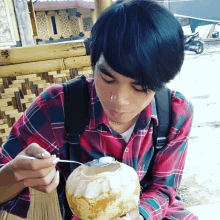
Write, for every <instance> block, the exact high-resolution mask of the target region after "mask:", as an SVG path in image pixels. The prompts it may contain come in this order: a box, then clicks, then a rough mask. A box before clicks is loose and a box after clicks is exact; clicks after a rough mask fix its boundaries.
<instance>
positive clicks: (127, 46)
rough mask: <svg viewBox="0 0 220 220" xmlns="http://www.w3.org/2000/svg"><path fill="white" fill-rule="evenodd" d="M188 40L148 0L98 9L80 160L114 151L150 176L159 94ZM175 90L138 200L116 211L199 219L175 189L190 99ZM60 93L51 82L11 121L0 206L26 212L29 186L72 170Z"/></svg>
mask: <svg viewBox="0 0 220 220" xmlns="http://www.w3.org/2000/svg"><path fill="white" fill-rule="evenodd" d="M183 42H184V36H183V31H182V28H181V26H180V25H179V23H178V22H177V21H176V19H175V18H174V17H173V15H171V14H170V12H169V11H167V10H166V9H164V8H163V7H162V6H160V5H159V4H157V3H155V2H152V1H150V0H133V1H119V2H117V3H116V4H114V5H113V6H112V7H110V8H109V9H108V10H106V11H105V12H104V13H103V14H102V15H101V16H100V18H99V19H98V21H97V22H96V24H95V25H94V27H93V29H92V37H91V61H92V66H93V68H94V79H88V82H89V92H90V103H89V109H88V112H89V116H90V117H89V121H88V124H87V126H86V129H85V131H84V133H83V134H82V136H81V139H80V143H81V146H82V151H81V155H83V156H82V161H81V162H82V163H85V162H87V161H91V160H92V159H94V158H99V157H101V156H103V155H107V156H112V157H115V158H116V160H118V161H122V162H123V163H126V164H128V165H130V166H132V167H133V168H134V169H135V170H136V171H137V173H138V175H139V179H140V181H141V180H142V179H143V178H144V177H145V175H146V174H147V173H148V172H149V170H148V167H149V164H150V161H151V160H152V157H153V152H154V148H153V145H154V143H153V121H156V123H158V118H157V109H156V106H155V99H154V95H155V93H156V92H157V91H158V90H160V89H161V88H163V87H164V85H165V84H166V83H167V82H169V81H170V80H171V79H173V78H174V77H175V76H176V74H177V73H178V72H179V71H180V69H181V66H182V63H183V59H184V46H183V44H184V43H183ZM171 96H172V97H171V98H172V121H171V128H170V131H169V134H168V136H167V138H168V144H167V145H166V146H165V147H164V148H163V149H162V150H161V151H160V152H159V153H157V155H156V157H155V159H154V161H153V167H152V170H151V171H152V180H151V181H150V182H149V184H148V186H147V187H146V188H144V189H143V190H142V193H141V195H140V205H139V207H137V209H135V210H133V211H132V212H130V213H128V214H127V215H126V216H122V217H121V218H117V219H127V220H128V219H131V220H141V219H154V220H156V219H157V220H159V219H185V220H187V219H191V220H195V219H197V217H196V216H194V215H193V214H192V213H190V212H188V211H187V210H185V209H184V204H183V203H182V202H181V201H180V200H179V199H178V196H177V189H178V187H179V185H180V181H181V177H182V173H183V168H184V162H185V158H186V151H187V142H188V137H189V133H190V129H191V126H192V114H193V113H192V106H191V105H190V103H189V102H187V100H186V99H185V98H184V97H183V96H182V95H181V94H180V93H178V92H175V91H172V95H171ZM63 100H64V92H63V87H62V85H53V86H50V87H49V88H47V89H46V90H45V91H44V92H43V93H42V94H40V95H39V96H38V97H37V99H36V100H35V101H34V102H33V104H32V105H31V106H30V107H29V108H28V109H27V110H26V111H25V112H24V114H23V115H22V116H21V118H20V119H19V120H18V121H17V122H16V123H15V124H14V126H13V128H12V130H11V133H10V135H9V138H8V140H7V142H6V143H4V144H3V146H2V150H1V151H0V167H1V168H0V179H1V181H0V208H1V209H2V210H6V211H8V212H9V213H12V214H15V215H18V216H21V217H23V218H25V217H26V216H27V212H28V209H29V205H30V194H29V187H31V188H34V189H36V190H39V191H42V192H46V193H49V192H51V191H52V190H54V189H56V187H57V186H58V185H59V182H60V179H61V177H62V178H63V177H64V180H66V178H67V177H68V175H69V174H70V170H69V165H68V164H66V163H57V159H56V157H59V158H61V159H66V158H68V157H69V155H67V141H66V139H65V135H66V131H65V129H64V117H65V116H64V108H63V107H64V101H63ZM73 114H74V111H73ZM24 155H31V156H35V157H38V158H40V159H39V160H34V161H33V160H30V159H25V158H24V157H23V156H24ZM56 170H58V171H56ZM59 176H60V177H59ZM59 186H60V185H59ZM60 187H64V184H63V185H61V186H60ZM21 207H22V209H21ZM21 210H22V211H21ZM75 219H77V217H74V220H75Z"/></svg>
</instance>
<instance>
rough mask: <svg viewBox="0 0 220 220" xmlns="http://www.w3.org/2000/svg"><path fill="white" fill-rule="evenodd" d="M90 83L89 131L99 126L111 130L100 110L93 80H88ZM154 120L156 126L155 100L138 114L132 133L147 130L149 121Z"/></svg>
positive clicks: (103, 113)
mask: <svg viewBox="0 0 220 220" xmlns="http://www.w3.org/2000/svg"><path fill="white" fill-rule="evenodd" d="M89 81H90V87H89V89H90V91H91V92H90V100H91V102H90V123H89V129H90V130H94V129H96V128H97V127H98V126H100V125H103V124H104V125H105V126H106V127H107V128H108V129H109V130H111V128H110V126H109V124H108V119H107V116H106V114H105V112H104V110H103V108H102V105H101V102H100V100H99V97H98V96H97V93H96V89H95V83H94V79H89ZM152 119H154V120H156V124H157V125H158V118H157V111H156V102H155V98H154V99H153V100H152V101H151V102H150V104H149V105H148V106H147V107H146V108H145V109H144V110H143V111H142V112H141V113H140V115H139V117H138V119H137V122H136V125H135V128H134V133H136V132H137V131H139V130H145V129H148V126H149V124H150V122H151V120H152Z"/></svg>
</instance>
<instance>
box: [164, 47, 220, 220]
mask: <svg viewBox="0 0 220 220" xmlns="http://www.w3.org/2000/svg"><path fill="white" fill-rule="evenodd" d="M168 87H170V88H173V89H175V90H177V91H180V92H182V93H183V94H184V96H186V97H187V98H188V99H189V100H190V101H191V102H192V104H193V106H194V122H193V127H192V131H191V137H190V140H189V148H188V154H187V159H186V164H185V170H184V175H183V179H182V183H181V187H180V191H179V193H180V195H181V196H182V199H183V200H184V202H185V204H186V207H190V206H198V205H204V204H220V175H219V174H220V114H219V113H220V98H219V95H220V45H205V49H204V52H203V53H202V54H200V55H196V54H195V53H194V52H186V57H185V61H184V64H183V67H182V70H181V72H180V74H179V75H178V76H177V77H176V78H175V79H174V80H173V81H172V82H171V83H170V84H169V85H168ZM199 207H201V206H198V208H199ZM219 207H220V205H219ZM201 209H203V208H202V207H201ZM219 216H220V215H219ZM207 219H213V218H207ZM216 219H220V217H218V218H216Z"/></svg>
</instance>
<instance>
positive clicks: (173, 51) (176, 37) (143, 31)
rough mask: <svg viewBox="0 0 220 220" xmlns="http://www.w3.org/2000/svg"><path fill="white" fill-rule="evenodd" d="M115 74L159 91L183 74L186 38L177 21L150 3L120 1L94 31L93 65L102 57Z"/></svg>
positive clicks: (101, 17)
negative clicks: (178, 74) (180, 72)
mask: <svg viewBox="0 0 220 220" xmlns="http://www.w3.org/2000/svg"><path fill="white" fill-rule="evenodd" d="M102 54H103V55H104V57H105V60H106V62H107V63H108V65H109V66H110V67H111V68H112V69H113V70H114V71H116V72H118V73H120V74H122V75H124V76H127V77H130V78H132V79H135V80H136V81H137V82H138V83H139V84H140V85H141V86H142V87H143V89H144V90H145V91H146V90H147V89H150V90H152V91H158V90H159V89H160V88H162V87H163V86H164V84H165V83H167V82H169V81H170V80H171V79H173V78H174V77H175V76H176V74H177V73H178V72H179V71H180V69H181V66H182V64H183V60H184V35H183V30H182V27H181V25H180V24H179V23H178V21H177V19H176V18H175V17H174V16H173V15H172V14H171V12H169V11H168V10H167V9H166V8H165V7H163V6H162V5H160V4H159V3H156V2H155V1H151V0H130V1H123V0H120V1H118V2H116V3H115V4H113V5H112V6H111V7H109V8H108V9H107V10H105V11H104V12H103V13H102V14H101V15H100V17H99V18H98V20H97V22H96V23H95V25H94V26H93V28H92V34H91V62H92V67H93V68H94V67H95V65H96V63H97V61H98V60H99V58H100V56H101V55H102Z"/></svg>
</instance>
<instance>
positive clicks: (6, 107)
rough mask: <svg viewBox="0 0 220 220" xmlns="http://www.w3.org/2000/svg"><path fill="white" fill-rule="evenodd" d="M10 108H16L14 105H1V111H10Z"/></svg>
mask: <svg viewBox="0 0 220 220" xmlns="http://www.w3.org/2000/svg"><path fill="white" fill-rule="evenodd" d="M9 110H14V106H12V105H11V106H2V107H1V111H2V112H4V111H9Z"/></svg>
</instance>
